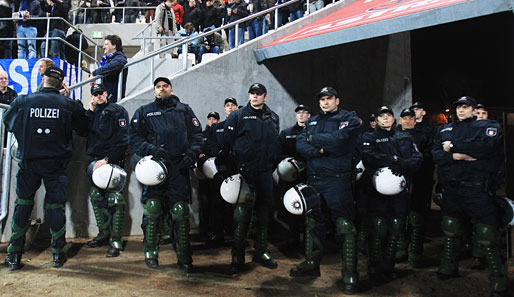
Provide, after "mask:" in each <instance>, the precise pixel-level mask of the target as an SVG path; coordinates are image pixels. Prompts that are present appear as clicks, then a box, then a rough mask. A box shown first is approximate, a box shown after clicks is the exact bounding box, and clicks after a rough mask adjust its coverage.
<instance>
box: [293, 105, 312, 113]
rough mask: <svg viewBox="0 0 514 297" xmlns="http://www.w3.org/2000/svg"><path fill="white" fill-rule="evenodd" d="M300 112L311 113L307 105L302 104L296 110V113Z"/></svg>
mask: <svg viewBox="0 0 514 297" xmlns="http://www.w3.org/2000/svg"><path fill="white" fill-rule="evenodd" d="M300 110H305V111H307V112H309V113H311V109H310V108H309V107H308V106H307V105H305V104H300V105H298V106H297V107H296V108H295V109H294V112H299V111H300Z"/></svg>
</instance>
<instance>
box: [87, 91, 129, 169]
mask: <svg viewBox="0 0 514 297" xmlns="http://www.w3.org/2000/svg"><path fill="white" fill-rule="evenodd" d="M86 115H87V116H88V117H89V119H90V121H91V122H90V125H89V134H88V138H87V154H88V155H90V156H92V157H93V158H95V159H103V158H107V159H108V161H109V163H113V164H116V163H119V162H120V161H122V160H123V159H124V158H125V152H126V151H127V147H128V119H129V117H128V113H127V110H126V109H125V108H123V106H121V105H118V104H114V103H109V102H108V101H107V102H106V103H104V104H101V105H97V106H96V108H95V111H94V112H93V111H91V110H88V111H87V113H86Z"/></svg>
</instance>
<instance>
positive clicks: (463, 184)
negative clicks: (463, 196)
mask: <svg viewBox="0 0 514 297" xmlns="http://www.w3.org/2000/svg"><path fill="white" fill-rule="evenodd" d="M446 185H447V186H450V187H452V188H455V187H456V188H466V189H473V190H475V191H480V192H482V193H486V192H488V191H489V181H488V180H483V181H449V182H447V183H446Z"/></svg>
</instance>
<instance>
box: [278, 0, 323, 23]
mask: <svg viewBox="0 0 514 297" xmlns="http://www.w3.org/2000/svg"><path fill="white" fill-rule="evenodd" d="M320 1H321V0H320ZM277 28H278V8H275V30H277Z"/></svg>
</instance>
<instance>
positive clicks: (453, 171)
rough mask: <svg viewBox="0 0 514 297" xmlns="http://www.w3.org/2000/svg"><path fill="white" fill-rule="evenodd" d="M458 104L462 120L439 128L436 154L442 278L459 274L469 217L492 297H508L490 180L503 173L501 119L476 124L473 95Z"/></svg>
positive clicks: (459, 115) (434, 155)
mask: <svg viewBox="0 0 514 297" xmlns="http://www.w3.org/2000/svg"><path fill="white" fill-rule="evenodd" d="M454 105H455V107H456V113H457V119H455V121H454V122H452V123H449V124H446V125H443V126H442V127H441V128H440V129H439V131H438V133H437V134H436V137H435V140H434V147H433V150H432V155H433V158H434V161H435V163H436V164H437V166H438V173H439V180H440V182H442V184H443V195H444V199H443V201H442V205H441V212H442V216H443V219H442V224H441V227H442V229H443V232H444V234H445V239H444V252H443V256H442V258H441V264H440V266H439V271H438V272H437V277H438V278H439V279H441V280H447V279H449V278H452V277H457V276H458V275H459V268H458V251H457V248H458V247H457V240H458V238H459V237H460V236H462V226H463V223H464V222H465V220H466V218H468V217H469V218H471V219H472V220H474V221H475V223H476V225H475V236H476V237H477V240H478V242H479V243H480V244H481V245H483V247H484V250H485V255H486V259H487V264H488V265H489V281H490V284H491V296H506V295H507V275H506V271H505V267H504V265H503V263H502V257H501V254H500V231H499V228H500V225H499V224H500V221H499V217H498V213H497V209H496V206H495V204H494V200H493V199H491V198H490V197H489V193H488V191H489V189H488V188H489V185H488V180H489V178H490V176H491V175H493V174H496V172H497V171H498V168H497V166H498V164H497V162H495V158H496V156H497V151H498V147H499V146H500V145H501V142H500V139H501V127H500V125H499V123H498V122H496V121H491V120H481V121H477V120H476V117H475V116H474V112H475V108H476V105H477V102H476V100H475V99H474V98H473V97H470V96H464V97H461V98H459V99H458V100H457V101H456V102H455V103H454Z"/></svg>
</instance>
